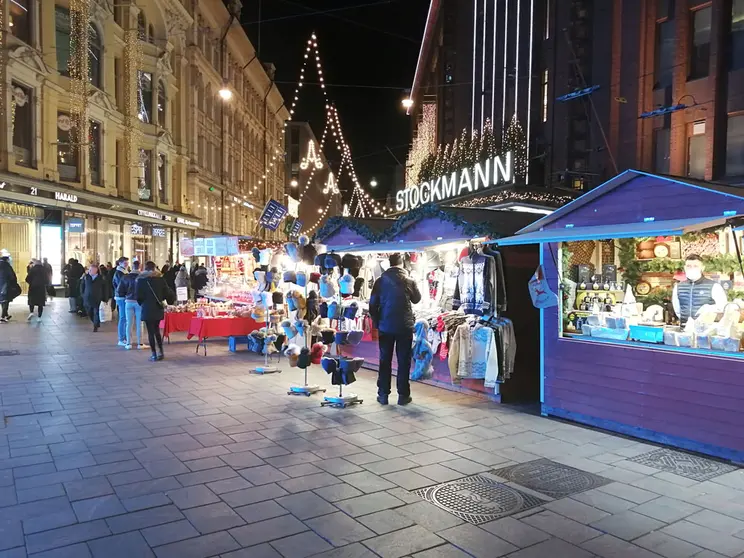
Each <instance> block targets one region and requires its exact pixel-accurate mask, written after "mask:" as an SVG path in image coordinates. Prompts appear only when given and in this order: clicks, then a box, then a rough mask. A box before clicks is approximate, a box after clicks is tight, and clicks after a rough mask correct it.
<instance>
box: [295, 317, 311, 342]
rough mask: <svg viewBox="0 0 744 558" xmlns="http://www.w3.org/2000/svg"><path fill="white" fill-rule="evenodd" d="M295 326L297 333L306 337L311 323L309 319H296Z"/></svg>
mask: <svg viewBox="0 0 744 558" xmlns="http://www.w3.org/2000/svg"><path fill="white" fill-rule="evenodd" d="M294 326H295V328H296V329H297V335H299V336H300V337H302V338H304V337H305V334H306V333H307V330H308V327H309V326H310V324H308V323H307V320H295V323H294Z"/></svg>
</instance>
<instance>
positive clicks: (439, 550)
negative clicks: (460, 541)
mask: <svg viewBox="0 0 744 558" xmlns="http://www.w3.org/2000/svg"><path fill="white" fill-rule="evenodd" d="M413 558H470V554H465V553H464V552H463V551H462V550H460V549H459V548H457V547H454V546H452V545H451V544H449V543H447V544H443V545H440V546H437V547H435V548H430V549H429V550H424V551H423V552H417V553H416V554H414V555H413Z"/></svg>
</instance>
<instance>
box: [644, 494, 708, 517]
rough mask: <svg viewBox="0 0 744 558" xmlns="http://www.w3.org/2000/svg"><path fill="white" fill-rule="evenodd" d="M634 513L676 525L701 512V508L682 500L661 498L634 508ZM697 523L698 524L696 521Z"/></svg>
mask: <svg viewBox="0 0 744 558" xmlns="http://www.w3.org/2000/svg"><path fill="white" fill-rule="evenodd" d="M633 511H634V512H636V513H641V514H643V515H647V516H648V517H653V518H654V519H657V520H659V521H663V522H664V523H674V522H675V521H679V520H680V519H684V518H685V517H687V516H688V515H692V514H694V513H696V512H698V511H700V508H699V507H698V506H694V505H692V504H689V503H687V502H683V501H682V500H675V499H674V498H668V497H666V496H661V497H659V498H656V500H651V501H650V502H646V503H645V504H641V505H640V506H637V507H635V508H633ZM695 523H698V522H697V521H696V522H695Z"/></svg>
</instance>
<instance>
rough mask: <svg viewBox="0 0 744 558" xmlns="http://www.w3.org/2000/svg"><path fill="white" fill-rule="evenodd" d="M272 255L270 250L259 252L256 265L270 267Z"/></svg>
mask: <svg viewBox="0 0 744 558" xmlns="http://www.w3.org/2000/svg"><path fill="white" fill-rule="evenodd" d="M272 255H273V252H272V251H271V248H264V249H263V250H260V251H259V260H258V263H260V264H261V265H271V256H272Z"/></svg>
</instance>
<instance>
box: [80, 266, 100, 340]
mask: <svg viewBox="0 0 744 558" xmlns="http://www.w3.org/2000/svg"><path fill="white" fill-rule="evenodd" d="M104 288H105V286H104V284H103V277H101V274H100V273H99V271H98V266H97V265H96V264H90V268H89V269H88V273H86V274H85V276H84V277H83V280H82V294H83V304H84V305H85V309H86V310H87V312H88V317H89V318H90V321H91V322H93V332H94V333H95V332H96V331H98V328H99V327H101V315H100V313H99V310H100V307H101V302H103V290H104Z"/></svg>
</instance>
